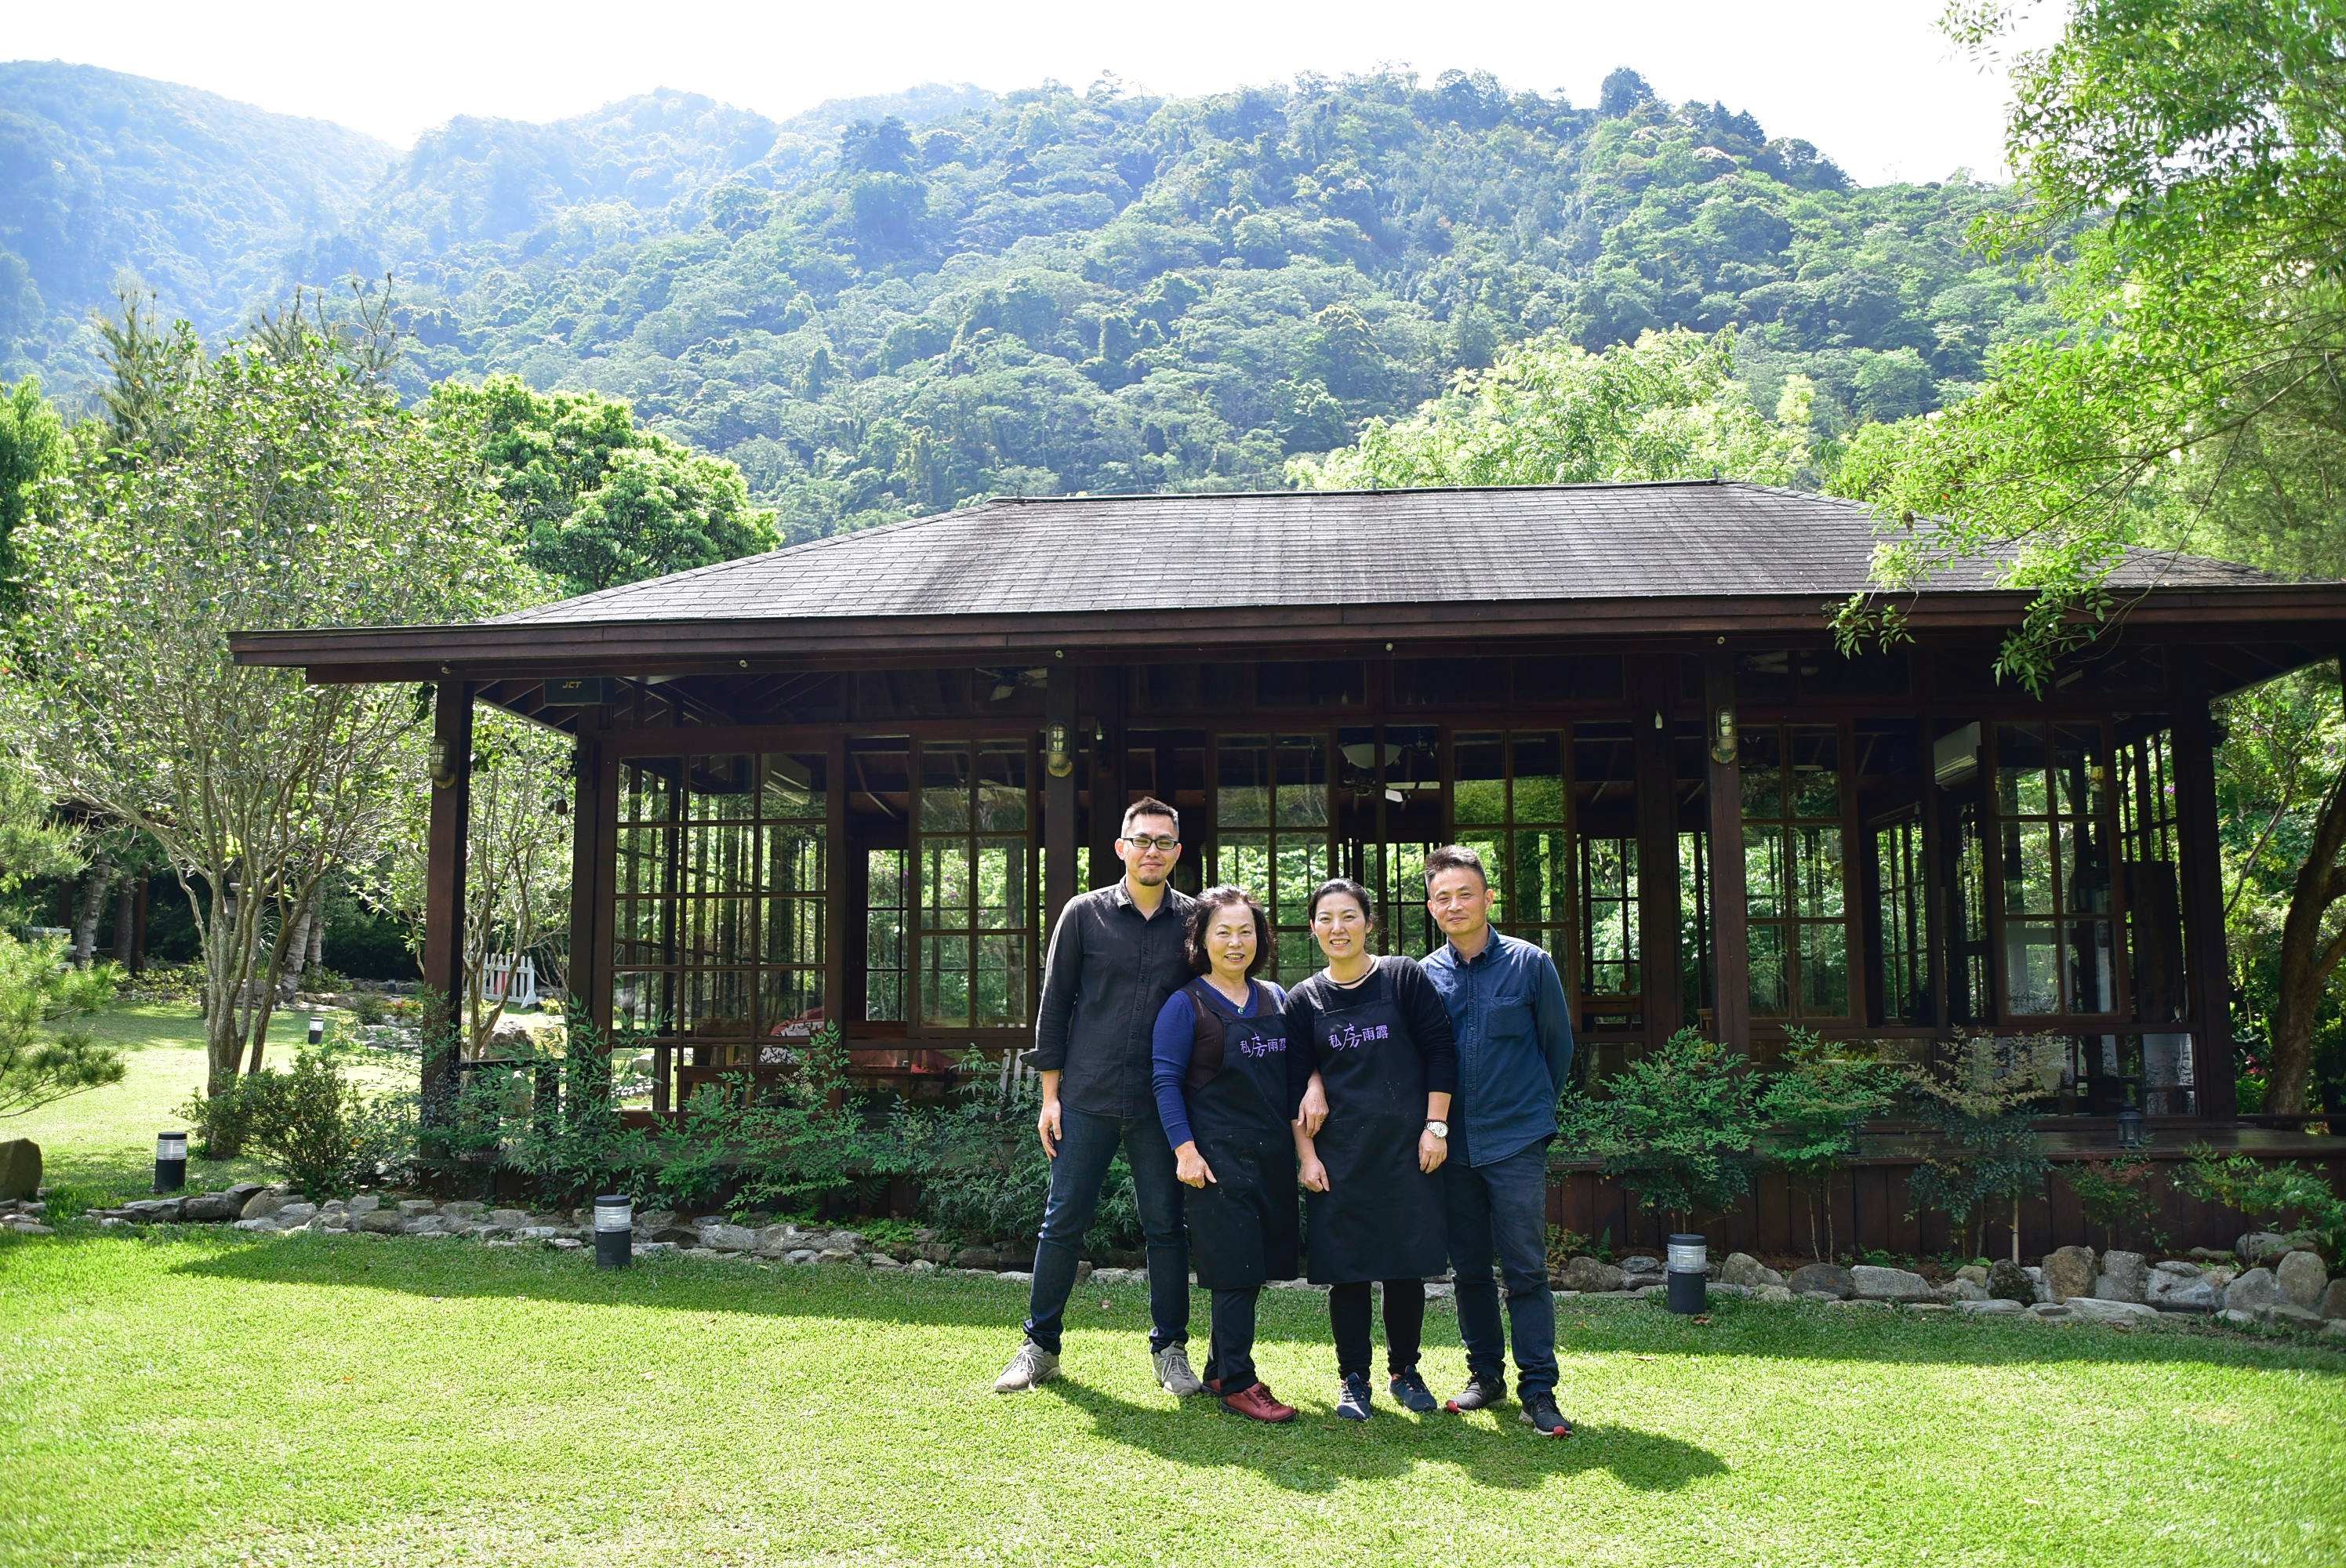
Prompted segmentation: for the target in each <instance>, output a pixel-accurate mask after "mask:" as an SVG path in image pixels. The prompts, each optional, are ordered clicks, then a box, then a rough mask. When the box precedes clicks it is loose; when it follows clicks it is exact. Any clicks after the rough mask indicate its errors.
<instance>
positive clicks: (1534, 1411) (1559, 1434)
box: [1522, 1394, 1572, 1438]
mask: <svg viewBox="0 0 2346 1568" xmlns="http://www.w3.org/2000/svg"><path fill="white" fill-rule="evenodd" d="M1522 1420H1523V1423H1524V1425H1525V1426H1527V1427H1529V1428H1531V1429H1532V1431H1535V1432H1537V1433H1539V1435H1540V1436H1542V1437H1552V1438H1568V1437H1570V1436H1571V1435H1572V1423H1571V1422H1570V1421H1568V1420H1565V1419H1564V1412H1563V1411H1562V1410H1557V1409H1556V1396H1555V1395H1554V1394H1534V1395H1532V1396H1531V1397H1530V1398H1528V1399H1526V1400H1524V1410H1523V1417H1522Z"/></svg>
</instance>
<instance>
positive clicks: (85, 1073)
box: [0, 935, 124, 1116]
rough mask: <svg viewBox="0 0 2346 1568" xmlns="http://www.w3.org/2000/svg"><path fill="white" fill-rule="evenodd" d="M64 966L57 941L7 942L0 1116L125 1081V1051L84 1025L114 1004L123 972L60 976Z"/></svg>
mask: <svg viewBox="0 0 2346 1568" xmlns="http://www.w3.org/2000/svg"><path fill="white" fill-rule="evenodd" d="M57 960H58V955H57V947H56V943H55V942H46V943H39V944H33V943H26V942H18V941H16V940H15V938H14V937H10V936H6V935H0V1116H14V1115H22V1114H24V1113H25V1112H26V1111H31V1110H36V1109H37V1108H39V1107H40V1106H43V1105H51V1104H54V1103H55V1102H56V1101H58V1100H62V1099H65V1098H66V1096H68V1095H78V1094H80V1093H81V1092H82V1091H83V1090H85V1089H97V1088H103V1087H104V1086H105V1085H107V1084H118V1083H120V1082H122V1074H123V1071H124V1069H123V1064H122V1051H121V1048H120V1047H118V1046H114V1045H106V1044H100V1043H99V1042H98V1040H97V1037H96V1036H95V1035H93V1034H92V1033H90V1032H89V1030H88V1028H87V1026H86V1025H84V1024H82V1023H79V1022H78V1020H81V1019H85V1018H87V1016H88V1015H89V1014H91V1013H96V1012H97V1010H98V1009H99V1008H100V1007H102V1006H104V1005H105V1004H106V1003H107V1002H109V1001H111V1000H113V996H114V987H115V984H116V983H117V981H118V980H119V979H120V978H121V972H120V971H118V970H114V969H111V968H108V969H106V970H100V971H95V972H93V971H87V970H84V971H78V972H66V971H61V970H60V969H59V968H58V962H57ZM61 1020H62V1021H64V1026H63V1027H61V1028H60V1027H57V1026H56V1025H57V1023H58V1022H59V1021H61Z"/></svg>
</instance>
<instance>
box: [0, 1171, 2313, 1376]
mask: <svg viewBox="0 0 2346 1568" xmlns="http://www.w3.org/2000/svg"><path fill="white" fill-rule="evenodd" d="M46 1208H47V1206H46V1204H44V1203H42V1202H39V1201H19V1202H14V1203H0V1230H5V1231H7V1232H12V1233H15V1234H18V1235H31V1236H47V1235H52V1234H54V1227H50V1226H49V1225H47V1224H46V1223H44V1220H45V1217H46ZM86 1217H87V1218H88V1219H90V1220H91V1221H93V1222H94V1223H95V1224H96V1225H97V1227H99V1228H100V1229H123V1228H131V1227H146V1226H150V1225H173V1224H179V1225H186V1224H225V1225H229V1226H231V1227H234V1228H235V1229H238V1230H243V1231H251V1232H257V1233H260V1234H266V1235H283V1234H288V1233H291V1232H294V1231H303V1232H310V1233H314V1234H326V1235H373V1236H412V1237H426V1238H433V1239H439V1240H471V1241H476V1242H478V1243H480V1244H481V1245H483V1246H484V1247H528V1246H536V1247H548V1248H551V1249H553V1250H555V1251H557V1252H578V1251H585V1250H587V1249H589V1248H591V1247H593V1246H594V1242H595V1228H594V1225H595V1215H594V1210H592V1209H591V1208H574V1209H568V1210H564V1211H532V1210H529V1209H520V1208H499V1207H491V1206H490V1205H488V1204H486V1203H480V1202H474V1201H471V1200H456V1201H453V1202H441V1201H438V1200H435V1199H433V1198H427V1197H410V1196H401V1195H400V1194H398V1193H389V1194H378V1193H361V1194H359V1195H358V1196H354V1197H351V1198H348V1199H343V1198H334V1199H331V1200H329V1201H328V1202H325V1203H323V1204H313V1203H310V1202H307V1201H305V1200H304V1199H302V1198H301V1196H299V1195H298V1194H296V1193H293V1192H291V1191H290V1190H288V1189H287V1188H284V1187H268V1186H260V1184H258V1183H252V1182H247V1183H240V1184H239V1185H238V1186H232V1187H228V1188H224V1189H222V1190H220V1191H219V1192H210V1193H193V1194H189V1195H187V1196H178V1197H151V1198H140V1199H137V1200H135V1201H133V1202H130V1203H126V1204H124V1205H122V1206H120V1207H117V1208H110V1209H92V1210H90V1211H88V1213H87V1216H86ZM634 1220H635V1228H634V1250H635V1252H636V1255H637V1257H664V1256H676V1257H704V1258H717V1259H722V1260H733V1261H743V1262H760V1263H797V1264H819V1265H826V1266H833V1267H853V1268H871V1269H879V1270H901V1271H903V1272H906V1273H913V1274H938V1275H951V1276H954V1277H956V1278H989V1279H1008V1280H1013V1281H1020V1282H1024V1281H1026V1280H1030V1279H1032V1278H1034V1276H1033V1275H1032V1274H1031V1273H1030V1272H1028V1271H1027V1270H1025V1269H1023V1268H1015V1267H1009V1266H1008V1265H1010V1264H1012V1263H1014V1262H1015V1261H1016V1258H1015V1256H1014V1255H1011V1254H1006V1253H1005V1252H1003V1251H1002V1250H1001V1249H1000V1248H997V1247H955V1246H954V1245H953V1244H952V1243H951V1242H948V1241H947V1240H945V1239H944V1237H942V1236H940V1235H939V1234H938V1233H937V1232H935V1231H933V1230H926V1229H923V1230H917V1231H914V1232H913V1237H912V1239H911V1240H910V1241H906V1242H901V1243H897V1242H887V1243H882V1242H874V1241H872V1239H871V1238H870V1237H866V1236H864V1235H863V1234H862V1232H861V1231H858V1230H855V1229H853V1228H852V1227H832V1228H821V1227H801V1226H797V1225H791V1224H779V1225H768V1226H761V1227H750V1226H746V1225H741V1224H738V1223H736V1222H735V1221H733V1220H732V1219H730V1218H729V1217H727V1216H724V1215H720V1214H709V1215H699V1216H692V1217H687V1216H683V1215H679V1214H677V1213H675V1212H674V1211H671V1210H666V1209H652V1210H648V1211H646V1212H643V1213H640V1214H637V1215H636V1216H635V1217H634ZM2306 1239H2308V1238H2306V1237H2301V1236H2300V1237H2279V1236H2274V1235H2271V1234H2270V1233H2264V1232H2252V1233H2250V1234H2249V1235H2248V1236H2244V1237H2241V1238H2240V1241H2239V1247H2238V1248H2237V1249H2236V1250H2237V1253H2238V1261H2237V1262H2235V1261H2233V1255H2232V1254H2220V1253H2208V1252H2207V1251H2206V1249H2200V1251H2201V1257H2198V1258H2194V1259H2184V1258H2165V1259H2161V1260H2160V1261H2158V1262H2157V1263H2152V1262H2150V1261H2149V1260H2148V1259H2147V1257H2145V1256H2144V1255H2143V1254H2141V1253H2137V1252H2126V1251H2121V1250H2111V1251H2108V1252H2105V1253H2101V1254H2099V1255H2096V1253H2095V1252H2094V1251H2093V1249H2092V1248H2090V1247H2062V1248H2061V1249H2059V1250H2058V1251H2056V1252H2053V1253H2049V1254H2047V1255H2046V1257H2045V1260H2044V1262H2043V1263H2041V1264H2038V1265H2035V1266H2030V1267H2021V1266H2017V1265H2015V1264H2012V1263H2010V1262H1999V1263H1997V1264H1995V1265H1994V1267H1993V1268H1980V1267H1978V1266H1976V1265H1974V1266H1971V1267H1967V1268H1962V1269H1959V1270H1957V1271H1956V1273H1955V1276H1954V1278H1952V1279H1950V1280H1948V1281H1947V1282H1945V1283H1944V1284H1934V1283H1933V1282H1932V1281H1930V1280H1928V1279H1926V1278H1923V1276H1922V1275H1920V1274H1917V1273H1914V1272H1913V1271H1912V1270H1909V1269H1903V1268H1882V1267H1877V1266H1874V1265H1870V1264H1857V1265H1854V1266H1852V1267H1849V1268H1843V1267H1841V1265H1839V1264H1831V1263H1811V1264H1806V1265H1803V1266H1802V1267H1800V1268H1797V1269H1794V1270H1793V1271H1792V1274H1791V1275H1790V1278H1786V1277H1785V1276H1784V1275H1782V1274H1780V1273H1779V1272H1777V1271H1776V1270H1775V1269H1772V1268H1768V1267H1767V1266H1766V1265H1764V1264H1762V1263H1760V1261H1759V1260H1758V1259H1757V1258H1755V1257H1751V1256H1750V1255H1749V1254H1748V1253H1742V1252H1733V1253H1729V1254H1728V1256H1727V1257H1725V1258H1724V1259H1722V1260H1720V1261H1719V1262H1716V1263H1714V1264H1713V1265H1712V1266H1711V1268H1710V1284H1709V1290H1710V1293H1711V1294H1712V1295H1715V1296H1723V1297H1731V1298H1742V1299H1749V1300H1754V1301H1764V1302H1771V1303H1792V1302H1796V1301H1807V1302H1812V1303H1815V1304H1817V1305H1820V1306H1825V1307H1832V1308H1842V1309H1854V1310H1858V1311H1868V1310H1889V1309H1891V1308H1900V1309H1903V1310H1905V1311H1908V1312H1912V1313H1915V1314H1918V1315H1920V1314H1946V1315H1949V1316H1953V1317H1964V1318H2030V1319H2042V1320H2051V1321H2062V1320H2066V1321H2078V1322H2094V1323H2106V1324H2109V1325H2112V1326H2114V1327H2118V1328H2156V1327H2166V1326H2178V1325H2181V1324H2185V1323H2189V1322H2192V1321H2198V1322H2202V1323H2208V1322H2213V1323H2220V1324H2223V1325H2226V1326H2228V1327H2230V1328H2235V1329H2296V1330H2300V1331H2303V1332H2306V1333H2319V1334H2320V1335H2321V1336H2322V1337H2323V1338H2324V1339H2337V1340H2346V1276H2341V1277H2340V1278H2336V1279H2332V1278H2330V1277H2329V1274H2328V1270H2327V1267H2326V1265H2325V1263H2324V1261H2323V1259H2322V1258H2321V1255H2320V1254H2319V1253H2318V1252H2315V1251H2314V1250H2312V1249H2311V1248H2310V1247H2305V1246H2302V1245H2299V1244H2300V1243H2301V1242H2303V1241H2304V1240H2306ZM2219 1258H2221V1259H2224V1261H2220V1262H2219V1261H2217V1259H2219ZM2250 1258H2258V1259H2263V1260H2265V1261H2259V1262H2257V1263H2256V1264H2255V1265H2254V1266H2253V1267H2249V1268H2241V1267H2239V1264H2240V1263H2246V1262H2248V1260H2249V1259H2250ZM1076 1278H1077V1281H1078V1282H1079V1283H1080V1282H1082V1281H1085V1280H1089V1281H1090V1282H1091V1283H1093V1284H1097V1285H1129V1284H1140V1283H1144V1282H1146V1281H1147V1279H1148V1270H1147V1269H1145V1268H1120V1267H1104V1268H1094V1267H1093V1266H1092V1265H1091V1264H1089V1263H1084V1264H1081V1265H1079V1266H1078V1268H1077V1273H1076ZM1551 1283H1552V1284H1553V1285H1554V1286H1556V1287H1558V1288H1556V1290H1555V1297H1556V1301H1557V1302H1558V1303H1565V1302H1593V1301H1608V1300H1610V1301H1635V1300H1646V1299H1651V1298H1656V1297H1659V1296H1661V1295H1663V1294H1664V1292H1665V1290H1666V1288H1667V1287H1666V1285H1665V1283H1664V1279H1663V1274H1662V1264H1661V1262H1660V1260H1659V1259H1658V1258H1652V1257H1627V1258H1623V1259H1621V1260H1620V1261H1619V1262H1617V1263H1613V1262H1606V1261H1603V1260H1600V1259H1597V1258H1595V1257H1574V1258H1572V1259H1570V1260H1569V1261H1568V1262H1566V1264H1565V1265H1564V1266H1563V1268H1560V1269H1558V1270H1556V1273H1555V1275H1554V1276H1553V1278H1552V1281H1551ZM1270 1288H1273V1289H1285V1290H1321V1289H1324V1287H1321V1286H1314V1285H1311V1284H1310V1283H1308V1282H1307V1281H1304V1280H1301V1279H1293V1280H1284V1279H1283V1280H1273V1281H1271V1282H1270ZM1453 1294H1454V1288H1453V1286H1452V1285H1451V1284H1450V1283H1449V1282H1447V1281H1434V1282H1432V1283H1431V1284H1430V1285H1429V1286H1428V1295H1429V1296H1430V1297H1431V1298H1433V1299H1435V1300H1446V1299H1449V1298H1451V1297H1452V1296H1453Z"/></svg>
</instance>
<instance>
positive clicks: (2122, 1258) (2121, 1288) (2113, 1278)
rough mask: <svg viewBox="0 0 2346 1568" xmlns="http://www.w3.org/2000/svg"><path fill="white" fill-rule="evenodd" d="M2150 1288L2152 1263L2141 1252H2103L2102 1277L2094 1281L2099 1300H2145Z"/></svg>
mask: <svg viewBox="0 0 2346 1568" xmlns="http://www.w3.org/2000/svg"><path fill="white" fill-rule="evenodd" d="M2149 1289H2150V1265H2149V1260H2148V1259H2147V1258H2145V1257H2143V1255H2142V1254H2141V1253H2139V1252H2118V1251H2115V1250H2113V1251H2109V1252H2105V1253H2103V1254H2102V1273H2101V1278H2097V1279H2096V1280H2095V1281H2094V1298H2095V1299H2096V1300H2097V1301H2144V1300H2147V1299H2148V1292H2149Z"/></svg>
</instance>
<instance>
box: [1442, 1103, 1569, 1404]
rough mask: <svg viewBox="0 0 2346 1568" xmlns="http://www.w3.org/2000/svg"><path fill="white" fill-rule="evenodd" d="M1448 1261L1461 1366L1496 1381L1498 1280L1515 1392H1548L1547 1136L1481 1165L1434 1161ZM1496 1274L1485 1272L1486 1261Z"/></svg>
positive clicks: (1551, 1306)
mask: <svg viewBox="0 0 2346 1568" xmlns="http://www.w3.org/2000/svg"><path fill="white" fill-rule="evenodd" d="M1442 1196H1443V1207H1444V1209H1445V1210H1446V1211H1447V1218H1448V1221H1449V1226H1450V1263H1451V1267H1452V1268H1454V1270H1456V1273H1457V1278H1458V1337H1459V1339H1463V1340H1464V1341H1465V1345H1466V1370H1467V1371H1468V1372H1469V1373H1470V1374H1471V1375H1473V1376H1474V1377H1475V1378H1478V1379H1483V1380H1498V1381H1501V1382H1504V1381H1505V1379H1506V1370H1507V1347H1506V1342H1505V1339H1502V1338H1501V1337H1500V1330H1499V1285H1500V1282H1501V1281H1504V1282H1505V1286H1506V1293H1507V1328H1508V1329H1509V1330H1510V1331H1511V1332H1513V1334H1514V1335H1515V1374H1516V1388H1515V1391H1516V1393H1517V1395H1518V1396H1519V1397H1522V1398H1529V1397H1530V1396H1531V1395H1533V1394H1543V1393H1553V1392H1555V1391H1556V1298H1555V1297H1553V1296H1551V1295H1549V1294H1548V1288H1547V1142H1546V1140H1545V1139H1542V1140H1541V1141H1540V1142H1538V1143H1535V1144H1534V1145H1531V1147H1529V1148H1527V1149H1522V1150H1519V1151H1517V1152H1516V1153H1515V1154H1512V1155H1509V1156H1507V1157H1506V1158H1505V1159H1503V1160H1494V1161H1493V1162H1492V1163H1491V1164H1489V1165H1484V1166H1470V1165H1468V1164H1467V1163H1466V1162H1465V1160H1464V1159H1463V1158H1460V1157H1458V1156H1452V1158H1450V1159H1449V1160H1448V1161H1446V1162H1444V1164H1443V1167H1442ZM1494 1259H1495V1260H1496V1262H1497V1264H1498V1276H1499V1277H1498V1279H1496V1280H1494V1278H1492V1274H1491V1266H1492V1263H1493V1261H1494Z"/></svg>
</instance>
